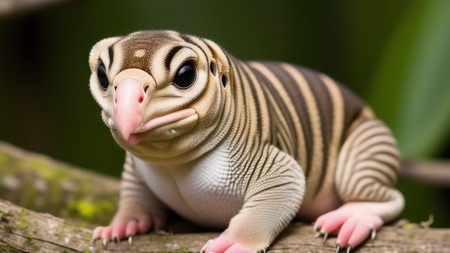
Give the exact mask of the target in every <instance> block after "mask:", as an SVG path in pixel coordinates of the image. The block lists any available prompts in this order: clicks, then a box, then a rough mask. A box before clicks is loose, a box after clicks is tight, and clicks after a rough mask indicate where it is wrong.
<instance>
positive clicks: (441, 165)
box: [400, 161, 450, 188]
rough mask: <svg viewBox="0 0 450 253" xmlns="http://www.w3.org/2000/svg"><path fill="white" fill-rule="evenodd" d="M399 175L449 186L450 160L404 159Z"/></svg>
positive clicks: (440, 185) (436, 184)
mask: <svg viewBox="0 0 450 253" xmlns="http://www.w3.org/2000/svg"><path fill="white" fill-rule="evenodd" d="M400 176H401V177H403V178H411V179H413V180H415V181H420V182H425V183H429V184H432V185H435V186H439V187H445V188H449V187H450V161H404V162H403V163H402V169H401V170H400Z"/></svg>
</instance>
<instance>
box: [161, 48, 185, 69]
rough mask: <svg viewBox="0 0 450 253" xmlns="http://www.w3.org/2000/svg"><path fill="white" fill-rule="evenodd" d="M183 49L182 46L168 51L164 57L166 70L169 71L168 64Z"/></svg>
mask: <svg viewBox="0 0 450 253" xmlns="http://www.w3.org/2000/svg"><path fill="white" fill-rule="evenodd" d="M182 48H183V47H182V46H176V47H173V48H172V49H170V51H169V53H168V54H167V55H166V59H164V66H166V69H167V70H169V69H170V63H171V62H172V59H173V57H174V56H175V55H176V54H177V53H178V51H180V50H181V49H182Z"/></svg>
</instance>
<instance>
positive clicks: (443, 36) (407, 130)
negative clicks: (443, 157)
mask: <svg viewBox="0 0 450 253" xmlns="http://www.w3.org/2000/svg"><path fill="white" fill-rule="evenodd" d="M449 13H450V1H422V2H419V3H418V4H416V5H414V6H413V8H411V9H410V10H409V11H408V12H407V13H406V15H405V16H404V18H403V20H401V23H400V25H399V26H398V28H397V29H396V33H394V34H393V38H392V40H391V42H390V44H389V45H388V47H387V49H386V52H385V55H384V56H383V57H382V60H381V64H380V67H379V71H378V72H377V73H376V74H375V75H374V81H373V85H372V90H371V92H370V95H369V97H370V102H371V103H370V104H371V105H372V106H373V107H374V109H375V111H376V112H377V113H378V114H379V116H380V117H382V118H383V119H384V120H385V121H387V123H388V124H390V125H391V127H392V129H393V131H394V133H395V134H396V135H397V137H398V138H399V141H400V142H399V144H400V148H401V150H402V153H403V155H404V156H405V157H408V158H427V157H432V156H436V154H438V152H439V150H440V149H442V147H443V146H444V145H445V144H448V137H449V134H450V131H449V128H450V29H449V25H450V15H448V14H449ZM449 169H450V168H449Z"/></svg>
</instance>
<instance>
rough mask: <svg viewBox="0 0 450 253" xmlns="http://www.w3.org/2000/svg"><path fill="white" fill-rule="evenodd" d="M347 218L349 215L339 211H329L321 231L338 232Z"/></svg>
mask: <svg viewBox="0 0 450 253" xmlns="http://www.w3.org/2000/svg"><path fill="white" fill-rule="evenodd" d="M347 220H348V215H345V214H342V213H338V212H332V213H329V214H328V215H327V216H326V217H325V219H324V220H323V222H322V226H321V233H327V234H331V233H337V232H338V231H339V229H340V228H341V227H342V225H343V224H344V223H345V221H347Z"/></svg>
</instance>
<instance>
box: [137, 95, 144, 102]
mask: <svg viewBox="0 0 450 253" xmlns="http://www.w3.org/2000/svg"><path fill="white" fill-rule="evenodd" d="M138 101H139V104H140V103H142V102H143V101H144V97H143V96H140V97H139V100H138Z"/></svg>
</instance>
